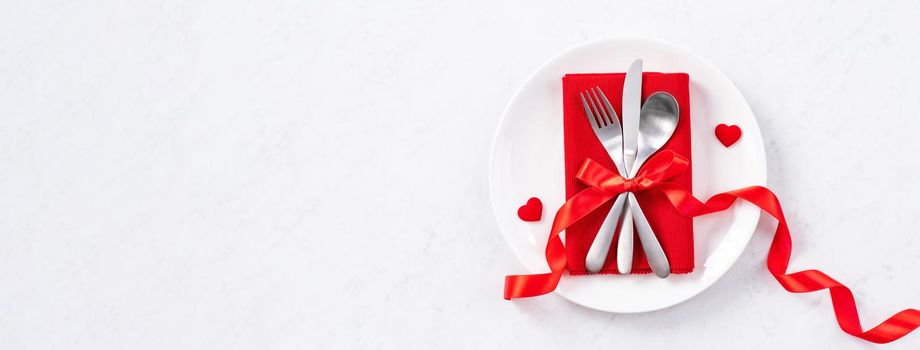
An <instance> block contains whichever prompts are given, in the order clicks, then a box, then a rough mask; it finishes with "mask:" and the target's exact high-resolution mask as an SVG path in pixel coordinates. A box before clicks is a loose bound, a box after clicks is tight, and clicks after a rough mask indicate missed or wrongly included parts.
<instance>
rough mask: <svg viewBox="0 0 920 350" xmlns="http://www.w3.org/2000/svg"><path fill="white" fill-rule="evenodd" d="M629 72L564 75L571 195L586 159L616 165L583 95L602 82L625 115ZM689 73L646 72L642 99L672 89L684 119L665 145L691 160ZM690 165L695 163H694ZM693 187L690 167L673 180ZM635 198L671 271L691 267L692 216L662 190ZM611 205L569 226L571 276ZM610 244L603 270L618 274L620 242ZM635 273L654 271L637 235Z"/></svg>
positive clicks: (579, 270) (610, 166) (567, 186)
mask: <svg viewBox="0 0 920 350" xmlns="http://www.w3.org/2000/svg"><path fill="white" fill-rule="evenodd" d="M625 78H626V74H625V73H612V74H567V75H566V76H565V77H563V78H562V91H563V108H564V114H563V119H564V120H563V124H564V126H563V127H564V133H565V191H566V198H570V197H572V196H573V195H575V194H576V193H578V192H579V191H581V190H583V189H585V188H586V186H585V185H584V184H582V183H580V182H578V181H577V180H576V179H575V174H576V172H577V171H578V168H579V167H580V166H581V164H582V162H583V161H584V160H585V158H591V159H593V160H595V161H597V162H599V163H600V164H602V165H604V166H606V167H607V168H608V169H610V170H611V171H613V172H616V167H615V166H614V165H613V161H612V160H611V159H610V156H609V155H607V151H606V150H605V149H604V147H603V146H602V145H601V143H600V141H598V140H597V137H595V136H594V131H593V130H591V126H590V125H589V124H588V122H587V120H588V119H587V116H585V111H584V109H583V107H582V103H581V98H580V97H579V93H581V92H583V91H585V90H587V89H590V88H593V87H595V86H599V87H600V88H601V90H603V91H604V94H605V95H606V96H607V98H608V99H609V100H610V103H611V104H612V105H613V108H614V109H615V110H616V112H617V115H618V116H619V117H620V118H621V119H622V116H623V115H622V109H621V105H622V104H621V103H622V99H623V80H624V79H625ZM689 90H690V77H689V76H688V75H687V74H684V73H643V74H642V99H643V101H644V100H645V99H646V98H648V96H649V95H651V94H653V93H655V92H657V91H665V92H668V93H670V94H671V95H673V96H674V98H675V99H677V103H678V105H679V106H680V119H679V120H678V123H677V130H675V132H674V136H673V137H671V139H670V140H669V141H668V142H667V143H666V144H665V145H664V147H662V149H668V150H671V151H674V152H676V153H678V154H680V155H682V156H684V157H686V158H687V159H688V160H689V159H690V91H689ZM691 165H692V162H691ZM691 169H692V166H691ZM670 182H673V183H676V184H679V185H681V186H684V188H686V189H687V190H690V191H692V187H691V186H692V181H691V171H686V172H684V173H682V174H680V175H678V176H676V177H674V178H672V179H671V180H670ZM636 199H637V200H638V201H639V205H641V206H642V210H643V211H644V212H645V215H646V217H647V218H648V220H649V223H650V224H651V226H652V229H653V230H654V231H655V234H656V235H657V236H658V240H659V241H660V242H661V247H662V248H663V249H664V252H665V254H666V255H667V256H668V261H669V262H670V263H671V272H672V273H689V272H691V271H693V219H692V218H688V217H684V216H683V215H681V214H680V213H679V212H677V210H676V209H674V207H672V206H671V205H670V204H668V200H667V198H665V197H664V195H663V194H661V193H660V192H656V191H654V190H652V191H645V192H640V193H637V194H636ZM612 205H613V201H612V200H611V201H610V202H609V203H607V204H605V205H604V206H602V207H600V208H599V209H598V210H596V211H594V212H593V213H591V214H589V215H588V216H586V217H585V218H584V219H583V220H582V221H580V222H578V223H577V224H575V225H573V226H572V227H569V228H568V229H567V230H566V232H565V248H566V255H567V261H568V266H567V269H568V270H569V273H570V274H572V275H584V274H586V273H587V271H585V256H586V255H587V254H588V249H589V248H590V247H591V243H592V242H593V241H594V236H595V235H596V234H597V230H598V229H599V228H600V226H601V223H602V222H603V221H604V218H605V217H606V216H607V212H609V211H610V207H611V206H612ZM618 236H619V234H617V235H616V236H615V237H614V240H613V242H614V246H613V247H611V248H610V253H609V254H608V255H607V262H606V264H604V267H603V269H602V270H601V273H616V271H617V268H616V261H617V258H616V251H617V249H616V242H617V239H618ZM634 239H635V241H634V242H635V245H634V248H635V252H634V253H633V267H632V273H650V272H651V269H650V268H649V266H648V262H647V261H646V259H645V254H644V253H643V251H642V246H641V245H640V242H641V241H639V238H638V237H635V238H634Z"/></svg>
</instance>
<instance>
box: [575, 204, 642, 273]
mask: <svg viewBox="0 0 920 350" xmlns="http://www.w3.org/2000/svg"><path fill="white" fill-rule="evenodd" d="M624 204H626V196H624V195H619V196H617V198H616V199H615V200H614V201H613V207H612V208H610V212H608V213H607V217H606V218H604V223H602V224H601V228H600V229H599V230H597V235H596V236H594V242H592V243H591V248H589V249H588V255H587V256H586V257H585V269H586V270H587V271H588V273H592V274H594V273H598V272H600V271H601V268H603V267H604V263H605V262H607V253H608V252H610V244H611V243H613V234H614V233H615V232H616V230H617V223H618V222H619V221H620V218H621V217H623V206H624ZM630 252H632V250H630Z"/></svg>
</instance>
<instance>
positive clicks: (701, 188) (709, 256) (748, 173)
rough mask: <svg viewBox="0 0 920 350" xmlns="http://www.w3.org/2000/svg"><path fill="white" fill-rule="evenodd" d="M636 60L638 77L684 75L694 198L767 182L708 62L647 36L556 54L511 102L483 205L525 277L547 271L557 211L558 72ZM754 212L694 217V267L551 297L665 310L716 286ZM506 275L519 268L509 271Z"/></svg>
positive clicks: (572, 282) (741, 106) (752, 128)
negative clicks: (529, 210)
mask: <svg viewBox="0 0 920 350" xmlns="http://www.w3.org/2000/svg"><path fill="white" fill-rule="evenodd" d="M636 58H642V60H643V66H644V70H645V71H646V72H685V73H688V74H690V108H691V128H692V135H693V140H692V143H691V145H692V152H693V154H692V159H693V192H694V195H695V196H696V197H697V198H700V199H702V200H705V199H707V198H709V196H711V195H713V194H716V193H719V192H723V191H726V190H731V189H735V188H739V187H744V186H749V185H763V184H765V183H766V160H765V155H764V148H763V141H762V139H761V136H760V129H759V128H758V126H757V122H756V121H755V120H754V114H753V112H751V108H750V107H749V106H748V104H747V102H746V101H745V100H744V97H743V96H742V95H741V93H740V92H739V91H738V89H737V88H736V87H735V86H734V85H733V84H732V82H731V81H729V80H728V78H727V77H726V76H725V75H724V74H722V72H720V71H719V70H718V69H716V68H715V67H714V66H713V65H711V64H709V63H708V62H706V61H704V60H703V59H702V58H699V57H697V56H695V55H693V54H691V53H689V52H688V51H686V50H684V49H681V48H678V47H675V46H673V45H670V44H667V43H664V42H661V41H657V40H650V39H633V38H623V39H606V40H600V41H594V42H589V43H587V44H584V45H581V46H578V47H575V48H572V49H570V50H568V51H565V52H563V53H562V54H561V55H559V56H557V57H556V58H553V59H551V60H550V61H549V62H547V63H546V64H544V65H543V66H542V67H540V68H539V69H537V71H536V72H534V73H533V75H531V76H530V78H528V79H527V81H526V82H525V83H524V85H523V86H521V88H520V89H519V90H518V91H517V93H515V95H514V97H513V98H511V102H509V103H508V107H507V108H506V109H505V113H504V115H503V116H502V119H501V122H500V123H499V126H498V130H497V131H496V133H495V140H494V141H493V145H492V160H491V165H490V174H489V175H490V178H489V186H490V192H491V195H492V209H493V210H494V212H495V216H496V218H497V219H498V226H499V229H500V230H501V232H502V235H504V237H505V240H506V241H507V242H508V245H509V246H510V247H511V250H512V251H513V252H514V254H515V255H517V257H518V259H520V261H521V262H522V263H523V264H524V266H525V267H526V270H527V271H529V272H530V273H540V272H547V271H549V268H548V267H547V265H546V258H545V257H544V255H543V253H544V249H545V248H546V240H547V237H548V235H549V229H550V225H551V224H552V220H553V215H554V214H555V211H556V209H558V208H559V206H560V205H562V203H564V202H565V185H564V173H565V167H564V165H563V142H562V138H563V136H562V76H563V75H565V74H566V73H599V72H600V73H602V72H625V71H626V68H627V67H628V66H629V63H630V62H632V61H633V60H634V59H636ZM719 123H726V124H736V125H738V126H740V127H741V129H742V132H743V136H742V137H741V139H740V140H739V141H738V142H737V143H735V144H734V145H733V146H731V147H730V148H725V147H723V146H722V144H720V143H719V142H718V141H717V140H716V138H715V136H714V129H715V126H716V125H718V124H719ZM534 196H535V197H539V198H540V199H541V200H542V201H543V204H544V213H543V220H542V221H540V222H537V223H532V222H524V221H521V220H520V219H518V217H517V215H516V213H517V209H518V207H520V206H521V205H523V204H524V203H525V202H526V201H527V199H528V198H530V197H534ZM759 218H760V211H759V209H758V208H757V207H755V206H753V205H751V204H749V203H746V202H741V201H739V202H737V203H736V204H735V207H734V208H731V209H729V210H726V211H724V212H721V213H715V214H710V215H707V216H703V217H698V218H696V219H694V222H693V225H694V226H693V228H694V234H695V245H696V246H695V249H696V250H695V256H696V262H695V264H696V268H695V270H694V272H693V273H690V274H684V275H671V276H670V277H668V278H666V279H659V278H657V277H655V276H654V275H631V276H617V275H597V276H569V275H568V274H565V275H564V276H563V278H562V281H561V283H560V284H559V287H558V288H557V289H556V292H557V293H559V295H562V297H564V298H566V299H568V300H571V301H573V302H575V303H577V304H580V305H583V306H585V307H589V308H592V309H597V310H603V311H610V312H645V311H652V310H658V309H662V308H666V307H669V306H672V305H675V304H677V303H680V302H682V301H684V300H687V299H690V298H691V297H693V296H694V295H697V294H698V293H700V292H702V291H703V290H704V289H706V288H707V287H709V286H710V285H712V284H713V283H715V281H716V280H718V279H719V278H720V277H722V275H723V274H725V272H726V271H727V270H728V269H729V267H731V265H732V264H733V263H734V262H735V261H736V260H737V259H738V256H740V255H741V252H742V251H743V250H744V247H745V246H746V245H747V243H748V241H750V238H751V235H752V234H753V233H754V228H755V227H756V226H757V221H758V219H759ZM508 272H509V273H512V274H519V273H523V272H525V271H521V270H518V269H512V270H511V271H508Z"/></svg>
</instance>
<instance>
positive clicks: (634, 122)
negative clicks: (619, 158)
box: [623, 59, 642, 173]
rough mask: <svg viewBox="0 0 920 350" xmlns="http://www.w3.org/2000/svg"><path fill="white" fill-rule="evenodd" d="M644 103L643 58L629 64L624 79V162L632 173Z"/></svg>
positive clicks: (637, 149) (628, 171) (627, 170)
mask: <svg viewBox="0 0 920 350" xmlns="http://www.w3.org/2000/svg"><path fill="white" fill-rule="evenodd" d="M641 105H642V60H641V59H637V60H635V61H633V63H632V64H630V65H629V69H628V70H627V71H626V79H625V80H624V81H623V162H624V163H625V165H626V172H627V173H632V165H633V163H635V161H636V152H638V151H639V111H640V110H641Z"/></svg>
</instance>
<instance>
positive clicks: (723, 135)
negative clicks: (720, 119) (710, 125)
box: [716, 124, 741, 147]
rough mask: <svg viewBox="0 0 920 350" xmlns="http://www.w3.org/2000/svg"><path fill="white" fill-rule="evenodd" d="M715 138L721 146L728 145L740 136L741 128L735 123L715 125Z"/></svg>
mask: <svg viewBox="0 0 920 350" xmlns="http://www.w3.org/2000/svg"><path fill="white" fill-rule="evenodd" d="M716 138H717V139H719V142H721V143H722V145H723V146H725V147H729V146H731V145H734V144H735V142H738V139H740V138H741V128H739V127H738V126H737V125H725V124H719V125H717V126H716Z"/></svg>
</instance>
